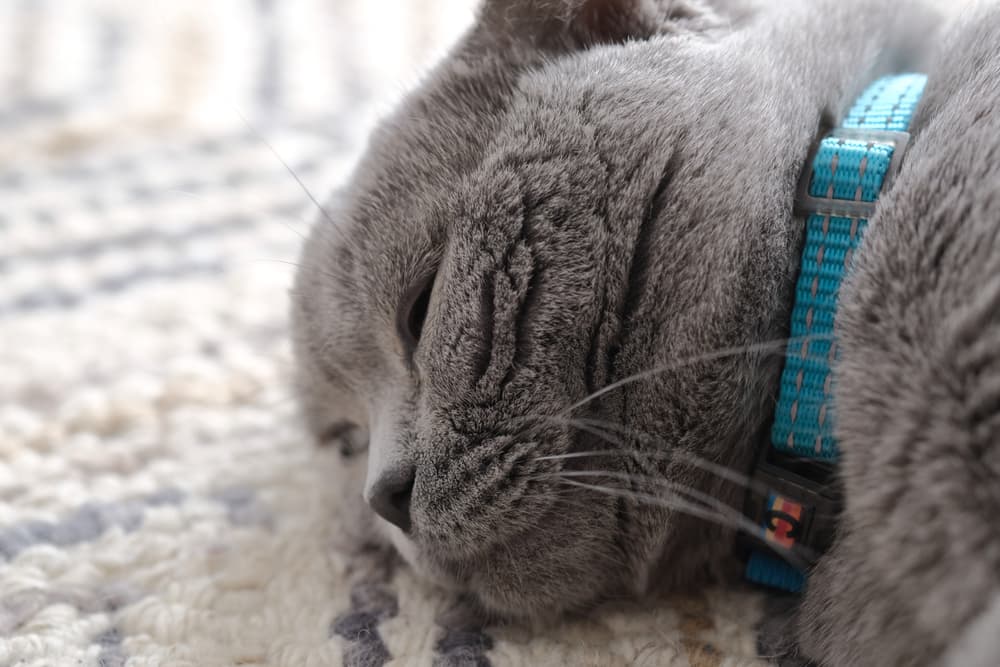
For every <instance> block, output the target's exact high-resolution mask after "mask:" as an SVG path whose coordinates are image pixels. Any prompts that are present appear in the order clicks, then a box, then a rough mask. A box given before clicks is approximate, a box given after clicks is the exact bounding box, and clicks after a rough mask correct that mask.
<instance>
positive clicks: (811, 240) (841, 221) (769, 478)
mask: <svg viewBox="0 0 1000 667" xmlns="http://www.w3.org/2000/svg"><path fill="white" fill-rule="evenodd" d="M926 81H927V77H925V76H924V75H921V74H903V75H897V76H888V77H885V78H882V79H879V80H878V81H876V82H875V83H873V84H872V85H871V86H869V87H868V89H867V90H865V92H864V93H862V95H861V97H859V98H858V100H857V102H856V103H855V104H854V106H853V107H852V108H851V110H850V112H849V113H848V114H847V118H846V119H845V120H844V122H843V124H842V126H841V127H840V128H838V129H836V130H834V131H833V132H832V133H830V135H829V136H827V137H825V138H824V139H823V140H822V141H821V142H820V144H819V147H818V149H817V150H816V153H815V156H814V157H813V159H812V162H811V165H812V168H811V169H807V170H806V173H804V174H803V179H802V182H801V184H800V187H799V192H798V196H797V199H796V207H797V210H798V212H799V213H800V214H802V215H804V216H807V217H806V239H805V247H804V248H803V250H802V263H801V268H800V270H799V278H798V281H797V283H796V287H795V301H794V305H793V308H792V323H791V332H790V336H791V338H790V341H789V343H788V347H787V350H786V354H785V367H784V370H783V372H782V375H781V387H780V393H779V397H778V406H777V409H776V411H775V416H774V423H773V425H772V427H771V433H770V446H769V447H764V450H765V451H764V452H763V453H762V456H761V460H760V462H759V463H758V466H757V468H756V469H755V471H754V475H753V476H754V479H755V484H754V485H753V486H754V489H751V491H750V497H749V498H748V502H747V511H748V514H749V515H750V517H751V518H752V519H754V520H755V521H756V522H757V524H758V525H759V526H761V535H760V540H761V542H762V543H763V545H766V547H768V548H769V549H770V552H769V550H768V549H762V548H755V549H753V550H752V551H751V553H750V558H749V561H748V564H747V570H746V576H747V578H748V579H750V580H751V581H755V582H758V583H762V584H766V585H769V586H773V587H775V588H781V589H784V590H789V591H798V590H800V589H801V588H802V586H803V584H804V575H803V572H802V569H801V566H802V565H803V564H805V563H808V562H810V561H811V560H812V557H814V555H815V554H817V553H819V552H821V551H822V550H824V549H825V548H826V547H827V546H829V541H830V540H831V539H832V536H833V528H834V525H833V521H834V518H835V514H836V512H837V509H838V507H837V506H838V504H839V503H838V499H837V498H836V497H835V495H833V490H832V488H831V486H830V485H829V484H828V481H829V473H830V469H831V466H832V464H833V463H835V462H836V460H837V443H836V440H835V439H834V422H835V414H834V406H833V388H832V386H831V383H832V381H833V375H832V374H831V367H832V366H833V364H834V363H835V361H836V359H837V356H838V349H837V341H836V340H835V339H834V319H835V317H836V314H837V294H838V292H839V290H840V284H841V281H842V280H843V277H844V274H845V272H846V271H847V270H848V267H849V266H850V264H851V260H852V258H853V256H854V254H855V252H856V251H857V248H858V247H859V245H860V244H861V241H862V238H863V237H864V232H865V229H866V227H867V226H868V218H869V217H870V216H871V215H872V213H873V212H874V210H875V204H876V200H877V198H878V196H879V194H880V193H881V192H882V191H883V190H884V189H887V186H888V184H889V183H891V181H892V179H893V178H894V177H895V175H896V173H897V172H898V170H899V167H900V164H901V163H902V158H903V154H904V152H905V148H906V145H907V142H908V140H909V136H910V135H909V134H907V129H908V128H909V126H910V119H911V117H912V116H913V112H914V109H915V108H916V106H917V103H918V102H919V101H920V96H921V94H922V93H923V90H924V84H925V83H926Z"/></svg>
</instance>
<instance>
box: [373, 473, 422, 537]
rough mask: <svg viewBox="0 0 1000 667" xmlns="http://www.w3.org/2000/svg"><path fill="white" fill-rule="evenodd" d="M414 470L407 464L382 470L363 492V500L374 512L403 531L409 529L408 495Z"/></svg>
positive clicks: (410, 492) (413, 477) (414, 476)
mask: <svg viewBox="0 0 1000 667" xmlns="http://www.w3.org/2000/svg"><path fill="white" fill-rule="evenodd" d="M416 472H417V471H416V468H414V467H413V466H412V465H407V464H399V465H396V466H394V467H391V468H387V469H385V470H382V471H380V472H379V475H378V478H377V479H376V480H375V483H374V484H372V485H371V487H370V488H369V489H368V490H367V492H366V493H365V500H367V501H368V505H369V506H370V507H371V508H372V509H373V510H375V513H376V514H378V515H379V516H380V517H382V518H383V519H385V520H386V521H388V522H389V523H391V524H393V525H395V526H397V527H398V528H399V529H400V530H402V531H403V532H404V533H408V532H409V531H410V495H412V493H413V480H414V479H415V478H416Z"/></svg>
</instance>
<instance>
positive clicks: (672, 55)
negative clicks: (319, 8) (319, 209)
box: [292, 0, 819, 616]
mask: <svg viewBox="0 0 1000 667" xmlns="http://www.w3.org/2000/svg"><path fill="white" fill-rule="evenodd" d="M727 18H728V19H729V20H728V21H726V22H720V20H719V16H718V15H716V14H714V13H712V12H711V11H709V10H708V9H706V8H704V7H702V6H701V5H700V4H697V3H693V2H692V3H683V4H682V3H662V4H660V3H654V2H638V1H636V2H625V1H618V2H610V1H606V2H596V1H589V2H575V3H574V2H556V3H535V2H527V1H526V0H525V1H524V2H517V1H514V0H507V1H500V0H497V1H495V2H488V3H486V5H485V6H484V7H483V9H482V11H481V13H480V17H479V19H478V21H477V23H476V25H475V26H474V27H473V28H472V30H471V31H470V32H469V33H468V34H467V35H466V37H465V38H464V40H463V41H462V42H461V43H460V44H459V45H458V47H457V48H456V49H455V50H454V51H453V53H452V54H451V55H450V56H449V58H448V59H447V60H446V61H445V62H444V63H443V64H442V65H441V66H440V67H439V68H438V69H437V70H436V71H435V72H434V73H433V75H432V76H431V77H430V78H429V79H428V80H427V81H426V82H425V83H424V85H423V86H422V87H421V88H419V89H418V90H416V91H415V92H414V93H412V94H411V95H410V96H409V97H408V98H407V99H406V100H405V101H404V103H403V104H402V105H401V106H400V108H399V109H398V110H397V111H396V112H395V113H394V114H393V115H392V116H390V117H389V118H387V119H386V120H385V121H384V122H383V123H382V124H381V125H380V127H379V128H378V129H377V130H376V131H375V133H374V134H373V136H372V137H371V140H370V144H369V147H368V150H367V153H366V155H365V156H364V158H363V159H362V161H361V163H360V164H359V166H358V168H357V171H356V173H355V174H354V176H353V178H352V180H351V182H350V183H349V185H348V187H347V188H346V190H345V191H344V192H343V193H342V195H341V196H340V197H339V198H338V199H337V201H336V202H335V203H334V204H333V205H332V206H329V207H327V210H326V215H325V216H324V217H323V218H322V219H320V220H319V221H318V223H317V224H316V225H315V227H314V229H313V231H312V234H311V236H310V238H309V240H308V242H307V243H306V245H305V247H304V250H303V253H302V258H301V269H300V271H299V274H298V276H297V281H296V287H295V290H294V292H293V304H292V320H293V333H294V342H295V352H296V358H297V369H298V378H299V388H300V394H301V397H302V403H303V406H304V408H305V413H306V416H307V418H308V420H309V422H310V424H311V426H312V427H313V429H314V430H315V432H316V433H317V434H319V435H321V436H322V434H324V433H333V432H336V433H342V432H343V431H344V429H345V428H352V429H355V430H354V433H355V434H367V437H368V441H369V448H368V470H367V479H366V481H365V489H364V494H365V498H366V499H367V500H368V501H369V503H370V504H371V505H372V507H373V508H374V509H375V510H376V511H377V512H378V514H379V515H380V516H379V517H375V516H373V517H372V520H373V521H377V522H379V524H380V525H382V526H383V527H385V528H386V531H387V532H388V533H389V534H390V536H391V538H392V540H393V542H394V543H395V544H396V546H397V547H398V549H399V551H400V552H401V553H402V554H403V555H404V556H405V557H406V558H407V559H408V560H409V561H410V563H411V564H412V565H413V566H414V568H415V569H416V570H417V571H418V572H420V573H421V574H423V575H425V576H427V577H429V578H432V579H434V580H436V581H439V582H441V583H443V584H445V585H447V586H449V587H452V588H455V589H458V590H462V591H465V592H468V593H470V594H472V595H474V596H475V597H476V598H477V599H478V600H479V601H480V602H481V603H482V605H483V606H485V607H486V608H487V609H489V610H491V611H494V612H498V613H501V614H509V615H521V616H523V615H528V616H541V615H544V614H548V613H551V612H557V611H562V610H566V609H570V608H574V607H580V606H582V605H586V604H588V603H591V602H593V601H595V600H597V599H600V598H601V597H603V596H608V595H618V594H632V593H636V592H639V591H642V590H644V589H646V588H647V587H648V585H649V582H650V579H651V576H652V574H653V573H655V577H654V578H655V579H656V581H657V582H658V583H661V584H665V585H667V586H671V585H682V584H691V585H694V584H697V583H699V582H702V581H704V579H705V578H706V577H708V576H714V575H715V574H717V570H718V567H719V564H720V563H721V562H722V561H723V560H725V557H726V555H727V554H728V553H729V552H730V551H731V546H732V531H731V530H729V529H728V528H724V527H723V526H721V525H720V524H719V523H717V522H713V521H706V520H704V518H697V517H694V516H691V513H690V512H688V511H685V507H686V506H687V505H689V504H690V503H692V502H694V501H693V500H692V495H691V494H709V495H710V496H712V497H713V498H716V499H718V501H719V502H721V503H724V504H726V505H729V506H736V507H738V506H739V503H740V501H741V490H740V489H739V488H738V487H736V486H733V485H727V483H726V482H725V481H724V480H722V479H720V478H719V477H718V476H716V475H713V474H712V473H711V472H709V467H706V466H705V465H704V462H705V461H708V462H711V463H716V464H723V465H726V466H731V467H735V468H738V469H745V468H746V467H747V465H748V462H749V460H750V458H751V456H752V451H753V448H754V447H753V445H754V441H755V437H756V434H757V433H758V432H759V431H760V429H761V425H762V423H763V419H764V415H765V413H766V410H765V408H764V406H765V404H766V402H767V400H768V396H769V395H770V393H771V388H772V387H773V384H774V381H775V377H776V374H777V371H778V368H779V364H780V359H775V358H773V356H768V355H766V354H763V353H761V352H759V351H758V352H746V351H744V352H741V353H738V354H733V353H728V354H725V353H719V351H720V350H727V349H738V348H742V347H743V346H746V345H749V344H753V343H758V342H760V341H761V340H769V339H772V338H777V337H778V335H779V334H780V324H779V323H780V322H781V321H782V311H783V305H782V304H783V303H784V294H785V291H787V289H788V286H789V284H790V276H791V275H792V274H791V270H790V266H789V264H788V261H787V257H786V255H790V254H791V252H788V251H789V249H790V248H793V247H794V246H795V244H796V241H797V239H796V238H795V237H794V235H793V234H792V233H790V232H789V231H788V229H789V227H790V224H789V218H790V214H789V213H788V208H789V207H788V206H782V205H777V204H776V205H774V206H773V209H772V206H771V204H772V203H773V202H771V201H770V199H774V198H775V197H776V196H784V192H783V191H782V188H781V187H777V186H775V184H774V182H769V181H768V179H766V178H764V179H761V178H759V177H758V176H753V177H751V176H750V175H749V172H750V171H751V169H752V167H753V161H752V160H751V158H750V157H747V158H746V162H745V163H740V162H739V160H737V161H736V162H737V163H736V164H735V165H734V164H733V160H732V159H728V158H727V159H723V158H724V157H726V156H727V155H728V154H729V153H728V151H729V150H731V149H732V147H733V146H734V145H738V144H740V143H741V142H744V143H746V142H749V143H750V144H751V145H752V144H754V142H760V143H762V144H764V143H767V142H769V141H771V140H773V141H774V142H775V146H774V147H773V148H772V150H774V151H776V152H777V151H784V150H787V148H788V143H789V142H791V143H793V144H794V145H795V146H796V147H797V148H796V150H797V151H798V153H800V154H802V156H803V157H804V153H805V151H806V149H807V147H808V143H809V140H810V139H811V136H812V132H813V129H812V128H811V127H808V126H809V123H810V121H809V120H807V121H804V122H803V123H802V128H799V127H798V126H795V127H790V126H788V125H780V124H779V127H776V128H772V129H770V130H765V129H762V127H758V124H755V123H754V122H752V120H751V122H747V123H744V124H743V125H740V124H737V123H736V122H735V120H734V119H735V118H736V117H741V118H745V117H746V115H747V113H746V111H745V109H744V108H743V106H742V105H743V104H749V105H753V104H754V103H755V100H757V99H758V98H760V99H763V98H764V97H765V96H766V95H768V94H770V93H769V91H767V90H759V88H761V86H759V85H757V86H756V88H755V87H754V85H751V84H750V83H746V84H743V83H741V84H740V85H745V89H744V88H740V89H739V90H734V86H735V85H736V84H735V83H734V82H742V81H743V79H742V78H741V77H742V75H743V74H745V73H740V72H738V71H737V72H734V71H733V69H734V68H736V69H738V62H737V61H733V62H732V63H729V64H726V63H724V62H722V60H720V58H721V57H722V56H724V54H719V53H717V52H716V51H717V50H718V48H719V47H718V40H720V39H722V36H723V35H724V34H725V33H724V31H722V30H721V29H720V28H718V27H717V26H718V25H720V24H721V23H725V24H726V25H727V26H731V25H732V21H733V16H729V17H727ZM728 29H729V28H727V30H728ZM724 65H725V66H724ZM765 88H766V87H765ZM770 92H773V91H770ZM734 93H738V94H740V95H742V96H743V98H742V99H741V101H740V105H739V108H736V107H733V108H730V104H731V103H730V101H729V100H730V96H731V95H733V94H734ZM818 113H819V112H818V111H816V114H815V115H818ZM770 120H771V119H768V121H770ZM811 122H812V123H813V124H814V123H815V118H814V119H812V121H811ZM759 125H761V126H764V127H771V123H770V122H766V123H765V122H763V121H761V123H759ZM768 131H770V132H772V133H774V135H775V136H773V137H770V136H761V135H762V134H766V133H767V132H768ZM799 144H801V145H799ZM794 154H795V153H793V155H794ZM763 157H764V159H765V160H766V159H767V154H766V152H765V154H764V156H763ZM753 159H757V156H754V157H753ZM786 161H787V160H786ZM800 164H801V160H800V162H799V164H796V163H795V161H794V160H791V161H790V162H789V164H787V165H783V164H778V166H775V167H774V169H773V171H774V174H775V176H774V178H775V179H777V180H778V181H780V185H781V186H782V187H784V186H786V185H787V186H790V184H791V183H793V182H794V178H795V175H796V173H797V170H798V168H799V166H800ZM744 168H746V170H745V171H744ZM761 182H763V185H762V184H761ZM720 184H721V185H720ZM788 190H789V191H791V188H790V187H788ZM776 193H777V194H776ZM735 196H739V197H742V198H744V199H745V201H741V202H740V205H739V207H738V208H733V202H734V197H735ZM776 211H777V212H776ZM741 216H742V217H741ZM768 226H770V227H771V228H773V229H771V230H770V232H771V233H765V232H766V230H765V232H762V231H761V228H762V227H765V228H766V227H768ZM651 369H655V372H648V371H650V370H651ZM643 372H646V373H645V374H643V375H640V376H639V377H638V378H634V377H633V376H634V375H635V374H637V373H643ZM617 383H621V384H620V386H617ZM345 425H347V426H346V427H345ZM331 429H333V431H331ZM696 504H697V505H698V506H699V507H701V506H702V505H703V504H704V503H703V502H701V501H699V502H697V503H696ZM715 509H716V510H717V508H715ZM713 511H715V510H713ZM390 524H394V525H390Z"/></svg>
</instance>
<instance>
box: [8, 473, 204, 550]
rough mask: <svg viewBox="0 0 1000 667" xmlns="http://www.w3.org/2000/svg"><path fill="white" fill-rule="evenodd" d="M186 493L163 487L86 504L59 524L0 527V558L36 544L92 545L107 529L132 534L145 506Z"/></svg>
mask: <svg viewBox="0 0 1000 667" xmlns="http://www.w3.org/2000/svg"><path fill="white" fill-rule="evenodd" d="M184 498H185V494H184V493H182V492H181V491H180V490H178V489H175V488H165V489H162V490H161V491H157V492H156V493H154V494H151V495H148V496H145V497H142V498H133V499H129V500H122V501H119V502H113V503H86V504H84V505H82V506H81V507H79V508H78V509H77V510H76V511H75V512H73V513H72V514H69V515H68V516H65V517H63V518H62V519H60V520H58V521H23V522H21V523H15V524H13V525H12V526H8V527H6V528H0V558H3V559H4V560H12V559H13V558H14V557H15V556H17V554H19V553H21V552H22V551H24V550H25V549H28V548H30V547H33V546H35V545H38V544H52V545H55V546H60V547H64V546H71V545H75V544H81V543H83V542H92V541H94V540H96V539H97V538H98V537H100V536H101V535H103V534H104V532H105V531H107V530H108V529H109V528H111V527H113V526H118V527H120V528H122V530H124V531H125V532H133V531H135V530H136V529H138V528H139V526H141V525H142V521H143V515H144V513H145V511H146V508H147V507H158V506H162V505H179V504H180V503H181V502H182V501H183V500H184Z"/></svg>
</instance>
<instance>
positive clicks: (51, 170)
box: [0, 0, 475, 497]
mask: <svg viewBox="0 0 1000 667" xmlns="http://www.w3.org/2000/svg"><path fill="white" fill-rule="evenodd" d="M474 5H475V2H474V0H379V1H377V2H371V1H365V0H171V1H170V2H137V1H135V0H0V455H2V454H3V453H4V452H3V448H4V444H5V443H6V444H7V445H8V446H9V447H10V446H12V445H11V443H12V442H13V441H14V440H21V438H23V437H24V436H25V433H24V429H25V428H27V425H29V424H34V425H35V426H33V427H32V428H30V429H28V430H29V431H31V432H33V429H34V428H35V427H39V426H38V424H39V422H40V421H44V419H43V415H44V412H45V411H46V410H52V409H55V408H57V407H58V406H61V405H64V404H65V403H66V402H67V401H68V400H69V399H70V398H71V397H72V396H73V395H74V394H75V393H77V392H78V391H79V390H81V389H82V386H84V385H86V386H90V387H92V388H93V387H95V386H101V387H106V386H107V385H109V384H113V382H114V381H117V380H119V379H121V377H122V376H123V375H128V374H134V373H152V374H154V375H162V374H163V373H164V372H165V370H164V369H165V367H166V365H167V364H168V363H170V362H172V361H176V359H178V358H180V357H181V356H183V355H182V354H181V352H182V349H181V348H183V345H182V344H181V341H183V340H186V339H191V340H192V341H194V339H198V344H199V345H202V346H203V347H204V348H205V349H221V350H230V351H231V350H232V349H234V348H239V346H240V341H241V340H245V339H249V338H252V336H251V333H250V332H248V331H246V330H243V331H240V330H239V329H238V327H232V326H231V327H230V329H229V332H228V333H224V331H223V329H222V328H221V326H220V327H218V330H215V329H213V324H212V323H213V322H218V321H220V319H226V318H229V319H230V320H232V319H233V317H234V316H232V315H225V316H224V315H223V314H221V313H220V312H219V308H222V307H225V308H236V307H238V306H243V307H245V308H246V309H251V307H252V308H255V309H256V310H257V311H259V314H260V318H261V319H264V318H267V317H270V318H271V325H270V326H269V327H268V328H269V330H271V331H272V332H274V335H275V336H276V337H280V336H283V331H282V327H283V323H284V322H283V318H284V311H285V308H286V304H285V301H286V299H285V289H286V288H287V286H288V283H289V280H290V278H291V275H292V273H293V271H294V265H293V263H294V261H295V259H296V257H297V254H298V246H299V244H300V243H301V240H302V236H303V235H304V234H305V232H306V230H307V229H308V226H309V224H310V223H311V221H312V220H313V219H315V217H316V216H317V213H318V212H317V210H316V208H315V206H314V205H313V204H311V203H310V201H309V199H308V197H307V195H306V193H305V192H304V191H303V189H302V188H301V187H300V186H299V185H298V184H297V183H296V182H295V179H294V178H293V177H292V176H291V175H290V174H289V173H288V170H287V169H286V168H285V166H284V165H283V164H282V161H284V162H286V163H287V165H288V168H289V169H291V170H292V171H294V172H295V174H296V176H298V177H299V178H300V179H301V180H302V182H303V183H304V185H305V187H306V188H308V190H309V191H310V192H312V193H313V194H314V195H315V196H316V198H317V199H319V200H320V201H324V200H326V199H327V198H328V197H329V195H330V193H331V191H332V189H333V188H334V187H336V186H337V185H338V184H339V183H342V182H343V180H344V179H345V178H346V176H347V175H348V174H349V171H350V168H351V166H352V164H353V162H354V161H355V159H356V157H357V155H358V153H359V152H360V150H361V149H362V147H363V143H364V140H365V137H366V135H367V133H368V131H369V129H370V128H371V126H372V124H373V123H374V121H375V119H376V118H377V117H378V116H379V114H381V113H384V112H386V111H388V110H389V109H390V108H391V107H392V105H393V103H394V101H395V100H396V99H397V98H398V97H399V96H400V95H401V94H402V93H403V92H404V91H405V90H406V89H408V88H409V87H411V86H412V85H414V84H415V83H416V82H417V81H418V80H419V77H420V76H421V75H422V74H423V73H424V72H426V70H427V69H428V68H429V67H430V66H431V65H432V64H433V63H434V62H435V60H436V59H437V58H439V57H440V56H441V55H442V54H443V53H444V52H445V51H446V50H447V48H448V47H449V46H450V45H451V44H452V43H453V42H454V40H455V39H456V38H457V37H458V36H459V35H460V33H461V32H462V30H463V29H464V28H465V27H466V26H467V25H468V24H469V22H470V21H471V20H472V15H473V11H474ZM265 283H266V284H267V286H266V288H265V286H264V284H265ZM258 288H259V289H258ZM185 290H194V294H193V295H185V294H184V292H185ZM213 298H215V299H217V300H218V304H217V305H216V306H215V307H214V308H215V309H214V310H212V312H201V309H202V307H207V306H208V303H209V302H210V301H211V300H212V299H213ZM109 309H110V310H109ZM112 311H113V312H112ZM163 318H173V319H174V320H176V323H177V325H178V326H179V327H181V328H182V331H181V332H178V333H177V334H176V335H174V336H171V337H169V338H166V337H164V335H163V333H164V332H163V331H162V329H160V330H155V331H144V330H143V327H144V326H149V325H150V324H151V323H153V322H156V323H159V324H161V325H162V324H163V322H162V320H163ZM97 322H100V326H97V324H96V323H97ZM210 329H212V330H215V334H213V335H214V336H215V337H214V338H213V335H209V334H206V333H204V332H205V331H208V330H210ZM56 332H60V335H59V336H58V338H53V335H54V334H55V333H56ZM199 332H202V333H199ZM202 334H204V335H202ZM224 335H228V336H230V337H231V339H230V340H224V339H223V336H224ZM109 337H110V338H112V339H113V340H114V342H115V345H114V346H113V347H108V346H107V343H109V342H110V341H109ZM192 337H193V338H192ZM153 340H161V341H162V342H163V345H164V346H165V347H164V348H163V350H162V351H163V354H162V355H160V356H157V357H151V356H150V355H149V350H148V349H146V347H147V346H148V344H150V341H153ZM192 344H194V343H193V342H192ZM178 345H181V348H178ZM54 346H55V347H54ZM167 348H169V349H167ZM267 348H268V354H272V350H271V348H270V346H267ZM69 350H74V353H72V354H70V353H69ZM138 350H142V352H137V351H138ZM274 353H276V352H274ZM282 354H284V351H283V350H282ZM164 355H165V356H164ZM39 428H40V427H39ZM15 433H16V434H19V435H18V436H17V437H16V438H15V437H14V435H12V434H15ZM4 434H6V435H7V436H8V437H7V438H4V437H3V436H4ZM21 442H22V444H23V440H21ZM0 462H2V456H0ZM0 497H2V496H0Z"/></svg>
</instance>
